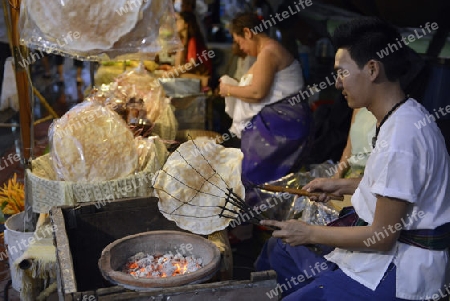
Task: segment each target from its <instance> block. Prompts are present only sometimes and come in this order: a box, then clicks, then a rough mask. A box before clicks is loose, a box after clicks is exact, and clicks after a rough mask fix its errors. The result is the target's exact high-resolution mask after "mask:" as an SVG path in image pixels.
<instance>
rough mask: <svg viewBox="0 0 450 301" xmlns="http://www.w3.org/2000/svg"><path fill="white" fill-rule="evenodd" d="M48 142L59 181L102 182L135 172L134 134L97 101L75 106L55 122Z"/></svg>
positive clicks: (136, 167)
mask: <svg viewBox="0 0 450 301" xmlns="http://www.w3.org/2000/svg"><path fill="white" fill-rule="evenodd" d="M49 140H50V157H51V160H52V164H53V168H54V169H55V172H56V175H57V177H58V180H65V181H72V182H78V183H90V182H102V181H108V180H114V179H118V178H123V177H126V176H128V175H131V174H133V173H135V172H136V171H137V170H138V151H137V148H136V146H135V141H134V136H133V133H132V132H131V131H130V129H129V128H128V126H127V125H126V123H125V122H124V121H123V120H122V118H121V117H120V116H119V115H118V114H117V113H115V112H113V111H111V110H110V109H108V108H106V107H104V106H102V105H101V104H99V103H97V102H83V103H81V104H78V105H76V106H75V107H73V108H72V109H70V110H69V111H68V112H67V113H66V114H64V115H63V116H62V117H61V118H60V119H58V120H55V121H54V122H53V123H52V125H51V126H50V129H49Z"/></svg>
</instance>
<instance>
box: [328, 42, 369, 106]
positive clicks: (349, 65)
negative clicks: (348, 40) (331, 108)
mask: <svg viewBox="0 0 450 301" xmlns="http://www.w3.org/2000/svg"><path fill="white" fill-rule="evenodd" d="M334 69H335V70H336V72H337V74H338V75H339V76H338V79H337V80H336V83H335V86H336V89H338V90H341V91H342V95H344V97H345V99H346V100H347V103H348V106H349V107H351V108H361V107H367V106H368V105H369V104H368V103H367V101H368V96H369V94H368V93H369V83H370V80H369V77H368V72H367V70H366V69H367V65H365V66H364V67H363V69H359V67H358V65H357V64H356V62H355V61H354V60H353V59H352V58H351V57H350V53H349V52H348V50H347V49H342V48H341V49H339V50H338V51H337V52H336V56H335V61H334Z"/></svg>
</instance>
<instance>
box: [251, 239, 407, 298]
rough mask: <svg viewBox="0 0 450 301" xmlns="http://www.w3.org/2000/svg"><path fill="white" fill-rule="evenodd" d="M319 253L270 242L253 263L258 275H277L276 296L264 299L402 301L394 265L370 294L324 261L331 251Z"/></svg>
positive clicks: (325, 248)
mask: <svg viewBox="0 0 450 301" xmlns="http://www.w3.org/2000/svg"><path fill="white" fill-rule="evenodd" d="M318 249H319V250H320V251H322V252H320V254H318V253H317V252H313V251H311V250H310V249H309V248H307V247H305V246H297V247H291V246H290V245H288V244H283V243H282V241H281V240H279V239H275V238H271V239H269V240H268V241H267V242H266V244H265V245H264V247H263V250H262V252H261V254H260V256H259V258H258V259H257V261H256V263H255V266H256V270H257V271H265V270H270V269H272V270H275V272H277V281H278V285H277V288H278V293H277V294H275V292H274V291H270V292H268V295H267V296H268V297H269V295H271V296H272V298H274V297H276V296H279V295H280V293H281V294H282V296H283V297H284V298H283V301H297V300H301V301H335V300H336V301H340V300H349V301H359V300H368V301H379V300H392V301H401V300H404V299H399V298H396V297H395V286H396V267H395V265H394V264H391V265H390V266H389V268H388V270H387V271H386V273H385V275H384V277H383V279H382V280H381V282H380V284H379V285H378V287H377V288H376V290H375V291H372V290H371V289H369V288H367V287H365V286H364V285H362V284H360V283H358V282H357V281H355V280H353V279H352V278H350V277H348V276H347V275H345V274H344V272H342V270H341V269H339V267H338V266H337V265H336V264H335V263H332V262H329V261H327V260H326V259H325V258H324V257H323V255H325V254H328V253H329V252H330V251H331V250H332V248H331V247H326V246H318ZM269 298H270V299H272V298H271V297H269Z"/></svg>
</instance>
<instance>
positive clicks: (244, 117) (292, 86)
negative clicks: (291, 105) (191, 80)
mask: <svg viewBox="0 0 450 301" xmlns="http://www.w3.org/2000/svg"><path fill="white" fill-rule="evenodd" d="M252 80H253V74H245V75H244V76H243V77H242V78H241V81H240V82H239V86H248V85H250V84H251V83H252ZM303 86H304V80H303V75H302V69H301V67H300V63H299V62H298V61H297V60H294V61H293V62H292V64H290V65H289V66H288V67H286V68H284V69H283V70H281V71H278V72H277V73H276V74H275V76H274V79H273V83H272V87H271V88H270V91H269V93H268V94H267V96H266V97H264V98H263V99H261V101H260V102H258V103H247V102H243V101H242V100H240V99H238V98H234V97H226V98H225V112H226V113H227V114H228V115H229V116H230V117H231V118H232V119H233V124H232V125H231V128H230V132H232V133H234V134H236V136H237V137H239V138H241V131H242V130H243V129H244V128H245V126H246V125H247V123H248V122H249V121H250V120H251V119H252V118H253V116H255V115H256V114H258V113H259V112H260V111H261V110H262V108H264V107H265V106H266V105H268V104H271V103H274V102H277V101H279V100H281V99H283V98H285V97H287V96H289V95H292V94H295V93H298V92H299V91H300V90H301V89H302V88H303Z"/></svg>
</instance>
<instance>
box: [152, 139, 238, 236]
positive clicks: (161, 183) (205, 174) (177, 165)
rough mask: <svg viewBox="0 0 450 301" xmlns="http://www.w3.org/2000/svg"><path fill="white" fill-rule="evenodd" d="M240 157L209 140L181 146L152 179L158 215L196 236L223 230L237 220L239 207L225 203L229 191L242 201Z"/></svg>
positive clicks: (235, 151)
mask: <svg viewBox="0 0 450 301" xmlns="http://www.w3.org/2000/svg"><path fill="white" fill-rule="evenodd" d="M242 158H243V154H242V152H241V150H239V149H233V148H225V147H223V146H222V145H218V144H216V143H215V141H211V140H209V139H203V138H197V139H196V140H194V141H192V140H189V141H187V142H185V143H183V144H181V145H180V146H179V147H178V148H177V150H176V151H175V152H173V153H172V154H171V155H170V156H169V158H168V159H167V161H166V163H165V164H164V166H163V168H162V170H159V171H158V172H157V173H156V175H155V177H154V179H153V187H154V188H155V192H156V194H157V196H158V197H159V202H158V208H159V210H160V212H161V213H162V214H163V215H164V216H165V217H166V218H167V219H168V220H171V221H174V222H175V223H176V224H177V226H178V227H180V228H181V229H184V230H187V231H190V232H192V233H195V234H199V235H208V234H211V233H213V232H216V231H220V230H223V229H225V228H226V227H228V225H229V224H230V222H231V221H232V220H234V219H236V218H239V216H238V215H237V214H236V213H235V212H238V211H239V208H238V207H237V206H235V205H233V204H231V203H230V202H227V201H226V199H227V194H228V189H232V190H233V192H234V193H235V194H236V195H238V196H239V197H240V198H241V199H244V198H245V190H244V185H242V182H241V168H242V167H241V163H242ZM221 207H225V208H226V210H225V211H222V209H221ZM221 213H223V214H224V215H226V216H227V217H223V216H221V215H220V214H221Z"/></svg>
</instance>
